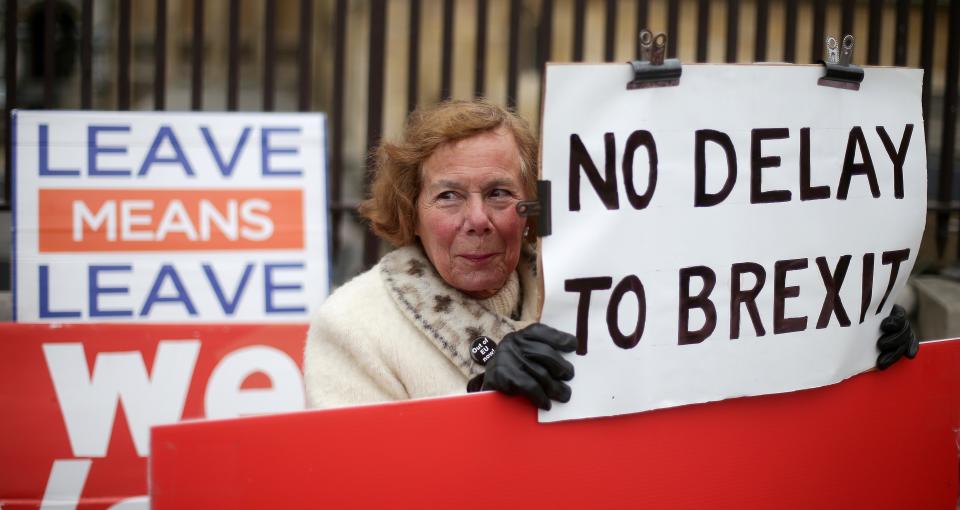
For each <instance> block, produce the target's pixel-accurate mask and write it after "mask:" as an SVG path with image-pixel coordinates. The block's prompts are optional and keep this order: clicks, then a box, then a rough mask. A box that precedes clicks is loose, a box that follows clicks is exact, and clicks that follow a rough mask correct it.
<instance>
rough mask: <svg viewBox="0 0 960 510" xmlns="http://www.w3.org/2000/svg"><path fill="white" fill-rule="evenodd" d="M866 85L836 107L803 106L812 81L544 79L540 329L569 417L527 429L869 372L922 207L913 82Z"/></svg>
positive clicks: (567, 75)
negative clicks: (560, 351) (565, 347)
mask: <svg viewBox="0 0 960 510" xmlns="http://www.w3.org/2000/svg"><path fill="white" fill-rule="evenodd" d="M865 73H866V75H865V78H864V80H863V83H862V86H861V89H860V90H859V91H851V90H842V89H838V88H831V87H824V86H818V85H817V79H818V78H819V77H820V76H821V75H822V74H823V69H822V68H821V67H818V66H788V65H748V66H744V65H685V66H684V68H683V76H682V78H681V80H680V85H679V86H676V87H663V88H651V89H640V90H627V89H626V84H627V82H628V81H630V80H631V79H632V71H631V68H630V66H629V65H613V64H611V65H550V66H548V68H547V77H546V98H545V102H544V114H543V123H542V125H543V153H542V157H543V176H542V178H543V179H546V180H549V181H551V183H552V187H553V191H552V227H553V233H552V235H550V236H548V237H545V238H544V240H543V247H542V252H543V253H542V257H543V274H544V280H545V304H544V309H543V317H542V320H543V322H544V323H546V324H550V325H551V326H554V327H556V328H559V329H563V330H567V331H571V332H574V331H576V332H577V335H578V338H579V340H580V350H579V351H580V353H579V354H578V355H570V359H571V361H573V362H574V364H575V367H576V377H575V378H574V379H573V381H572V389H573V397H572V399H571V401H570V402H569V403H567V404H558V405H555V406H554V408H553V410H551V411H549V412H541V414H540V420H541V421H556V420H565V419H573V418H584V417H594V416H607V415H616V414H624V413H630V412H638V411H645V410H651V409H658V408H664V407H672V406H680V405H685V404H692V403H699V402H710V401H715V400H721V399H727V398H732V397H739V396H746V395H762V394H769V393H781V392H788V391H794V390H799V389H803V388H811V387H817V386H823V385H827V384H832V383H836V382H838V381H841V380H843V379H845V378H848V377H850V376H852V375H854V374H857V373H859V372H862V371H864V370H867V369H870V368H871V367H873V366H874V364H875V362H876V357H877V354H878V353H877V350H876V347H875V342H876V340H877V338H878V337H879V324H880V321H881V320H882V319H883V318H884V317H885V316H887V315H888V314H889V312H890V309H891V307H892V305H893V300H894V297H895V296H896V294H897V292H898V290H899V289H900V288H901V287H902V286H903V284H904V283H905V282H906V279H907V276H908V275H909V274H910V270H911V268H912V267H913V263H914V261H915V259H916V254H917V249H918V247H919V244H920V238H921V235H922V232H923V227H924V221H925V215H926V189H927V187H926V155H925V147H924V133H923V120H922V116H921V106H920V89H921V78H922V73H921V71H919V70H914V69H894V68H871V69H866V70H865ZM698 145H699V146H700V149H699V150H698ZM654 154H655V157H654V156H653V155H654ZM631 158H632V163H631ZM625 160H626V161H625ZM698 162H699V163H700V167H701V170H702V172H701V173H700V175H701V177H702V178H698V170H697V168H698ZM654 163H655V166H656V180H655V186H653V185H652V182H653V179H652V172H651V168H652V167H653V166H654ZM730 163H734V164H735V166H736V170H735V172H734V171H733V170H732V169H731V166H732V165H731V164H730ZM590 167H595V168H590ZM625 173H626V174H628V175H627V176H625ZM760 280H762V282H761V281H760ZM864 282H866V283H864ZM831 287H832V288H834V289H838V290H836V291H835V292H831V291H828V289H829V288H831ZM588 298H589V302H587V299H588ZM731 303H734V306H731ZM881 303H882V306H881ZM578 310H579V312H578ZM751 310H755V311H754V312H751ZM754 315H755V317H754ZM733 317H738V318H739V326H738V327H733V328H732V327H731V323H732V322H734V320H732V318H733ZM761 328H762V330H761Z"/></svg>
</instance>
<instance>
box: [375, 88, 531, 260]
mask: <svg viewBox="0 0 960 510" xmlns="http://www.w3.org/2000/svg"><path fill="white" fill-rule="evenodd" d="M500 127H503V128H505V129H506V130H507V131H509V132H510V133H511V134H513V139H514V141H515V142H516V144H517V148H518V149H519V152H520V180H521V182H522V183H523V189H524V193H525V194H526V200H534V199H535V198H536V192H537V139H536V137H535V136H534V135H533V133H532V132H531V131H530V126H529V125H528V124H527V122H526V121H524V120H523V119H521V118H520V117H518V116H517V115H516V114H515V113H513V112H511V111H508V110H506V109H504V108H501V107H499V106H497V105H495V104H492V103H489V102H487V101H486V100H484V99H474V100H472V101H445V102H442V103H439V104H436V105H433V106H430V107H426V108H422V109H417V110H416V111H414V112H413V113H411V114H410V116H409V117H407V123H406V125H405V126H404V129H403V134H402V135H401V137H400V139H399V140H392V141H386V140H385V141H382V142H381V143H380V145H379V147H377V149H376V151H375V152H374V153H373V154H372V155H371V158H372V159H373V171H374V176H373V183H372V184H371V187H370V198H368V199H367V200H364V201H363V202H362V203H361V204H360V214H361V215H362V216H363V217H365V218H366V219H367V220H369V221H370V228H371V229H372V230H373V232H374V233H375V234H377V235H378V236H380V237H382V238H383V239H386V240H387V241H389V242H390V243H391V244H393V245H394V246H405V245H408V244H410V243H412V242H413V241H414V237H415V231H416V225H417V197H418V196H419V195H420V185H421V174H422V172H421V168H422V166H423V162H424V161H426V160H427V158H429V157H430V156H431V155H433V153H434V152H435V151H436V150H437V149H438V148H439V147H440V146H441V145H443V144H446V143H451V142H456V141H458V140H463V139H465V138H469V137H471V136H473V135H477V134H480V133H486V132H489V131H494V130H496V129H498V128H500Z"/></svg>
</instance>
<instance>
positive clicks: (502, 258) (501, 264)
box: [416, 128, 526, 298]
mask: <svg viewBox="0 0 960 510" xmlns="http://www.w3.org/2000/svg"><path fill="white" fill-rule="evenodd" d="M421 172H422V175H421V188H420V195H419V197H418V199H417V229H416V233H417V236H419V237H420V241H421V243H422V244H423V248H424V250H425V251H426V253H427V257H428V258H429V259H430V261H431V262H432V263H433V265H434V267H436V268H437V272H439V273H440V276H441V277H443V279H444V281H446V282H447V283H449V284H450V285H451V286H453V287H455V288H457V289H460V290H461V291H463V292H464V293H466V294H467V295H469V296H472V297H475V298H486V297H490V296H492V295H494V294H496V292H497V291H498V290H500V288H501V287H503V285H504V284H505V283H506V281H507V278H509V276H510V273H512V272H513V271H514V270H515V269H516V267H517V261H518V260H519V259H520V245H521V240H522V238H523V228H524V226H525V225H526V220H525V219H524V218H521V217H520V216H518V215H517V212H516V209H515V206H516V204H517V202H519V201H520V200H525V199H526V197H525V196H524V192H523V184H522V181H521V180H520V152H519V150H518V149H517V144H516V142H515V141H514V139H513V135H512V134H511V133H510V132H509V131H507V130H506V129H503V128H499V129H496V130H494V131H488V132H486V133H481V134H478V135H474V136H472V137H470V138H465V139H463V140H460V141H457V142H454V143H449V144H445V145H441V146H440V147H439V148H438V149H437V150H436V151H435V152H434V153H433V155H431V156H430V157H429V158H427V160H426V161H424V162H423V167H422V169H421Z"/></svg>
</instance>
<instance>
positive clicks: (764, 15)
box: [0, 0, 960, 283]
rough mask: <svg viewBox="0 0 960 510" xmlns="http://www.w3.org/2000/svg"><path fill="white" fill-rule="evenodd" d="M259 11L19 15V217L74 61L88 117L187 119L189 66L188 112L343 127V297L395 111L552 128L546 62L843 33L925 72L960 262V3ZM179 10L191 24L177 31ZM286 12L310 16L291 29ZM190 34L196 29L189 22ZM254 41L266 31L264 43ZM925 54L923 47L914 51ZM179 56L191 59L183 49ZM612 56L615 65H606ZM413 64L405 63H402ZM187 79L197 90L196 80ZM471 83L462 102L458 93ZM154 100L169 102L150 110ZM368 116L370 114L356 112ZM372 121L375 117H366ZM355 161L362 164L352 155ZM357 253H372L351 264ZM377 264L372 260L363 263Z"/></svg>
mask: <svg viewBox="0 0 960 510" xmlns="http://www.w3.org/2000/svg"><path fill="white" fill-rule="evenodd" d="M250 2H253V0H243V1H241V0H221V1H220V2H213V1H211V0H207V1H204V0H182V1H177V0H171V2H170V4H169V5H168V0H153V1H152V2H138V3H136V4H133V3H132V1H131V0H113V1H97V2H94V1H93V0H77V1H73V2H68V1H65V0H34V1H26V0H19V1H18V0H6V2H5V5H4V11H3V18H4V21H3V27H4V32H5V33H4V55H5V57H4V58H5V67H4V69H5V72H4V83H5V104H4V108H5V110H4V113H5V120H4V128H5V129H4V136H3V140H4V151H5V152H4V153H5V155H6V158H5V162H6V164H5V179H4V181H3V182H4V188H3V199H4V200H3V202H2V204H0V207H2V208H6V209H9V207H10V202H9V200H10V196H11V189H10V188H11V179H10V171H11V164H10V145H9V143H8V142H9V137H10V115H9V114H10V110H11V109H13V108H17V107H24V106H32V107H36V106H37V103H39V106H40V107H43V108H48V109H56V108H61V107H63V104H62V103H63V102H64V101H63V100H62V99H61V96H62V95H61V96H58V94H57V90H58V87H61V86H62V83H63V82H64V76H62V74H63V71H62V70H61V68H62V67H72V66H73V65H74V63H73V62H72V61H71V59H74V60H77V61H78V63H79V65H78V66H76V67H78V68H79V71H78V74H79V79H78V80H76V81H77V87H76V88H77V90H76V91H75V92H74V94H76V96H78V100H77V106H78V107H79V108H81V109H92V108H96V109H105V108H106V109H110V108H114V109H117V110H128V109H131V108H153V109H155V110H166V109H177V108H178V106H177V105H171V103H170V102H168V100H167V99H168V95H170V85H171V83H172V80H174V78H171V74H173V73H168V71H169V70H170V67H171V64H170V61H171V60H172V59H175V58H176V55H179V54H182V55H184V57H183V58H184V60H185V62H187V63H188V68H189V70H188V71H184V75H185V76H184V78H185V79H186V80H188V81H189V104H188V105H181V106H180V107H181V108H189V109H191V110H204V109H209V110H228V111H233V110H238V109H259V110H263V111H273V110H275V109H277V108H278V105H277V101H276V98H277V97H278V94H280V95H284V96H285V97H286V96H289V97H295V102H292V101H291V102H289V103H288V105H289V106H290V108H289V109H296V110H300V111H306V110H324V111H327V112H329V114H330V121H329V126H328V129H329V134H330V137H329V147H328V154H329V169H330V175H329V178H330V181H329V187H328V189H329V195H330V196H329V199H330V213H331V226H332V244H333V246H334V254H335V255H334V257H335V260H334V263H335V266H336V267H341V268H348V269H344V270H341V271H339V274H338V275H336V278H335V279H336V280H337V281H338V283H339V282H340V281H343V280H344V279H345V278H347V277H349V276H350V274H352V273H355V272H356V270H358V269H359V268H361V267H364V266H369V265H371V264H373V263H374V262H375V261H376V259H377V258H378V256H379V251H380V250H381V246H380V244H379V242H378V240H377V239H376V238H375V237H374V236H373V235H372V234H371V233H370V232H369V231H366V230H365V229H361V228H356V227H357V224H356V222H357V218H356V217H355V215H354V214H353V211H354V210H355V205H356V199H357V198H358V197H354V198H353V199H350V198H348V197H347V195H348V194H347V193H345V190H344V182H345V179H355V180H356V181H357V182H358V183H362V185H364V186H365V184H366V183H368V177H369V175H368V174H367V173H366V172H365V166H366V158H365V154H366V153H365V152H364V150H367V151H369V149H370V148H372V147H373V146H374V145H375V144H376V143H377V142H378V141H379V140H380V138H381V136H382V135H384V133H385V131H386V130H388V129H394V130H395V129H396V126H397V125H398V124H399V123H400V121H401V120H402V114H401V115H399V116H396V115H393V116H391V115H389V114H388V112H387V111H386V109H387V107H388V106H389V105H392V106H393V108H395V109H400V110H402V111H403V112H406V111H410V110H412V109H413V108H415V107H416V106H417V105H418V104H422V103H425V102H432V101H437V100H442V99H445V98H450V97H456V96H457V95H458V94H459V95H466V96H471V95H476V96H484V95H494V96H497V95H499V97H500V98H501V99H502V102H504V103H506V104H507V105H509V106H511V107H516V108H518V109H520V110H521V111H522V112H526V113H527V114H528V116H532V117H534V118H532V119H531V120H533V121H534V124H536V118H537V117H538V116H539V104H540V101H539V95H540V94H541V91H540V90H539V73H540V71H541V70H542V69H543V65H544V63H545V62H547V61H550V60H559V61H623V60H627V59H629V58H631V57H632V56H633V55H635V54H637V53H638V52H639V48H638V46H639V41H637V37H636V34H637V32H638V30H639V29H640V28H643V27H650V28H652V29H654V30H658V29H659V30H663V31H665V32H667V33H668V34H670V44H669V46H668V56H669V57H677V56H679V57H681V59H683V61H684V62H692V61H696V62H709V61H714V62H716V61H723V62H753V61H766V60H768V59H771V58H772V59H776V60H779V61H785V62H796V63H811V62H815V61H817V60H819V59H820V57H821V54H822V46H823V40H824V36H825V35H826V34H828V33H832V34H834V35H842V34H848V33H853V34H854V35H855V36H856V37H857V40H858V47H857V49H858V52H857V53H856V54H855V56H854V59H855V60H854V61H855V62H856V63H859V64H867V65H878V64H883V65H896V66H903V65H916V66H919V67H922V68H923V69H924V71H925V79H924V84H923V99H922V100H923V113H924V127H925V128H926V130H925V131H926V133H927V138H928V139H927V142H928V156H929V157H928V159H929V176H930V193H931V196H930V198H931V200H930V207H929V208H930V214H929V218H930V221H929V222H928V229H927V231H928V233H932V237H929V236H928V237H926V238H925V244H926V245H932V246H931V247H930V248H928V253H930V254H933V255H931V257H932V260H933V261H934V263H935V264H936V263H940V264H941V265H942V264H945V263H948V262H952V261H955V260H957V259H958V258H960V256H958V255H960V243H958V245H957V246H956V247H950V246H949V245H950V244H952V242H953V241H951V239H952V235H955V234H951V232H952V231H955V230H956V227H955V226H954V227H953V229H952V230H951V224H953V225H955V224H956V222H957V218H956V213H957V212H958V211H960V207H958V205H957V202H958V200H960V189H958V185H960V179H954V177H955V174H956V170H955V169H956V167H957V154H956V150H955V149H956V138H957V133H956V124H957V118H956V117H957V74H958V64H960V2H958V1H953V2H949V1H947V2H944V1H939V2H938V1H936V0H923V1H908V0H896V1H883V0H868V1H854V0H843V1H841V2H826V1H825V0H809V1H801V0H783V1H766V0H754V1H738V0H718V1H711V0H685V1H666V0H664V1H655V0H635V1H625V0H597V1H588V0H566V1H560V0H556V1H555V0H470V1H459V2H458V1H454V0H432V1H431V0H406V1H397V2H387V1H386V0H369V1H365V2H364V1H348V0H289V1H286V2H277V1H273V0H265V1H263V2H257V6H256V7H255V15H256V16H255V17H256V18H257V19H256V20H254V22H250V14H249V13H250V9H251V6H250ZM224 4H225V5H224ZM172 7H176V8H177V9H179V11H178V12H181V14H182V15H181V16H180V17H179V18H176V19H174V20H172V21H171V15H170V10H171V8H172ZM213 7H215V8H216V9H215V10H216V11H217V13H221V14H222V12H223V11H225V12H226V16H225V18H226V19H220V18H218V19H210V18H209V16H210V14H209V13H210V11H211V9H212V8H213ZM133 9H137V10H139V11H140V14H141V16H140V17H139V18H137V19H140V20H143V19H149V20H150V21H151V23H149V24H152V27H144V23H142V22H141V23H139V24H138V23H137V22H136V21H135V20H134V19H133V16H132V10H133ZM280 9H282V10H284V11H285V12H287V13H288V14H289V13H290V12H293V13H294V15H293V16H292V17H291V16H289V15H288V16H287V17H286V18H284V19H283V20H280V21H278V17H277V12H278V10H280ZM98 10H101V14H102V13H103V12H104V11H102V10H105V11H107V12H108V13H109V18H110V21H111V23H108V24H106V25H105V26H107V28H106V29H102V30H101V32H102V31H103V30H106V31H112V33H109V34H105V33H100V32H97V29H95V23H94V19H95V13H96V12H97V11H98ZM143 10H147V11H150V12H146V13H144V12H143ZM182 11H187V12H182ZM243 13H247V23H241V15H242V14H243ZM465 13H466V14H465ZM186 19H189V20H190V23H184V22H183V20H186ZM77 25H78V26H77ZM101 25H103V24H101ZM211 27H214V28H213V29H211ZM397 27H401V28H402V31H403V32H404V33H405V37H403V38H402V40H403V44H404V45H405V47H403V48H399V49H398V48H396V47H395V46H396V45H395V44H392V43H391V44H388V35H389V34H388V32H391V31H393V32H396V31H397V30H400V29H398V28H397ZM138 30H139V31H138ZM135 31H137V33H136V34H135V33H134V32H135ZM504 31H505V32H506V33H504ZM251 32H255V34H253V36H252V35H251ZM364 32H365V36H364V35H363V33H364ZM458 32H459V33H458ZM864 32H865V34H864ZM293 33H295V38H294V36H292V35H291V34H293ZM433 33H437V34H439V40H435V39H434V40H432V42H431V40H429V37H428V35H429V34H433ZM465 33H466V34H468V35H467V36H466V37H467V38H468V39H469V41H467V42H466V43H469V44H470V45H471V46H472V49H473V51H472V56H471V57H470V59H469V60H470V62H468V63H467V64H464V63H463V62H459V61H460V60H461V58H460V56H455V55H456V54H457V52H458V51H461V52H462V49H463V48H462V46H463V44H465V36H464V34H465ZM281 36H284V37H286V40H294V39H295V41H296V42H295V43H294V45H295V48H293V55H295V57H290V60H292V61H291V62H290V63H291V64H292V65H293V66H294V67H295V74H296V77H295V79H293V80H288V82H284V83H280V84H278V82H277V79H276V77H277V76H278V62H280V61H281V60H282V59H283V58H285V57H284V56H283V55H288V57H289V53H290V52H286V53H285V52H284V51H281V49H280V48H278V40H280V39H282V37H281ZM430 37H432V35H431V36H430ZM215 38H225V39H226V44H225V45H224V46H225V52H226V56H225V58H223V57H224V56H223V55H213V54H212V53H211V52H212V50H211V49H210V48H209V45H210V44H209V43H210V41H211V40H212V39H215ZM100 40H109V41H110V44H109V45H108V46H109V51H108V50H104V51H103V52H102V53H106V54H108V57H109V59H110V62H109V65H108V67H109V68H110V69H111V70H112V71H114V72H115V74H114V75H113V76H110V77H107V78H106V81H107V82H109V83H108V87H107V88H110V89H111V90H112V93H111V94H110V95H109V97H111V98H112V99H114V100H115V102H114V103H113V104H109V105H104V104H103V101H99V102H98V100H97V97H100V96H98V95H97V94H98V92H97V90H99V89H98V87H99V86H98V85H97V83H96V80H95V69H94V53H95V47H99V46H98V45H101V46H102V44H101V43H98V42H97V41H100ZM134 40H137V41H142V40H147V41H148V43H149V44H148V46H152V48H151V49H150V51H146V52H137V55H136V56H134V53H135V52H134V51H132V50H133V41H134ZM250 40H253V41H254V43H252V44H254V45H257V46H259V48H257V49H256V51H253V52H252V53H251V50H250V48H249V46H250V44H251V43H245V42H244V41H250ZM917 40H919V45H914V44H913V43H912V42H911V41H913V42H916V41H917ZM943 40H945V41H946V44H945V46H946V50H945V51H944V48H943V46H944V45H943V44H941V41H943ZM171 41H174V43H173V44H172V45H171ZM176 41H184V42H183V44H178V43H177V42H176ZM393 42H395V41H393ZM437 45H439V49H438V48H437ZM27 46H29V48H28V49H29V51H27V49H25V48H26V47H27ZM171 46H172V47H173V51H169V50H170V48H171ZM864 47H866V51H863V48H864ZM601 48H602V51H596V50H598V49H601ZM624 48H626V49H624ZM885 49H886V51H885ZM589 50H593V51H589ZM398 51H399V52H400V53H399V54H400V55H402V58H401V59H399V60H398V58H397V57H396V55H397V54H398V53H397V52H398ZM28 53H29V55H28ZM631 53H632V55H631ZM251 54H257V55H259V56H260V58H259V60H258V62H257V66H259V67H260V69H259V72H258V78H259V79H258V80H256V82H255V83H251V80H249V79H248V78H242V77H241V73H240V72H241V69H242V68H244V66H249V65H250V63H249V58H248V57H250V55H251ZM144 55H145V57H144ZM388 55H391V57H390V58H388ZM213 56H216V57H217V58H220V59H223V60H224V61H225V63H226V72H225V80H222V83H220V82H218V84H217V85H216V86H217V87H222V88H220V90H219V91H214V92H213V97H216V98H218V101H209V100H208V101H206V102H205V98H207V99H209V97H211V91H210V87H211V84H210V83H205V81H204V78H205V76H206V75H207V73H208V62H209V60H207V61H205V58H206V59H210V58H212V57H213ZM938 56H939V58H937V57H938ZM18 59H23V60H24V61H22V62H21V61H18ZM150 59H152V62H151V61H150ZM64 60H67V61H68V62H64ZM357 62H360V64H361V65H362V67H365V68H366V73H367V75H366V79H365V80H362V81H363V84H362V87H357V84H356V83H354V80H353V79H351V78H350V77H349V76H348V67H349V66H350V65H352V64H356V63H357ZM281 63H282V62H281ZM458 66H459V67H458ZM134 67H138V68H144V67H146V68H147V69H149V68H150V67H152V76H149V78H148V80H147V81H149V82H151V84H152V86H151V87H149V88H144V87H139V88H137V87H134V85H135V84H134V82H133V79H132V73H133V69H134ZM455 68H458V69H469V70H470V72H469V73H467V74H470V75H472V84H470V85H468V86H463V83H462V81H463V80H464V79H467V78H464V77H462V76H460V75H459V74H457V73H455ZM31 72H32V73H33V74H34V75H36V76H37V79H36V80H35V81H33V82H28V81H26V80H25V79H24V76H25V75H26V74H28V73H31ZM424 76H427V77H433V78H431V79H435V82H436V83H435V84H434V86H433V88H431V89H430V91H428V93H425V92H424V91H425V89H426V88H429V87H426V84H425V83H424V81H425V80H424ZM403 78H405V79H403ZM176 82H177V83H178V84H179V83H180V80H179V79H176ZM431 83H433V82H431ZM457 83H459V89H458V90H460V91H461V92H459V93H457V92H456V91H455V88H457V87H455V84H457ZM524 83H534V84H535V85H534V89H535V91H534V92H533V93H532V94H527V95H526V96H524V90H523V84H524ZM934 83H942V86H941V87H938V88H939V93H934V87H933V84H934ZM388 85H389V87H388ZM21 87H23V88H21ZM251 87H253V88H257V89H258V91H259V104H256V105H251V104H247V105H245V106H243V108H241V103H242V101H241V91H242V90H248V89H250V88H251ZM99 88H103V87H99ZM528 88H529V87H528ZM134 89H137V91H136V92H135V90H134ZM492 89H496V93H494V91H493V90H492ZM398 90H403V91H404V92H405V94H404V93H401V92H397V91H398ZM41 91H42V92H41ZM464 91H466V92H464ZM28 92H30V93H31V94H27V93H28ZM351 94H352V95H354V96H356V95H361V96H364V98H363V99H360V100H358V101H354V102H352V103H351V102H348V101H347V100H346V96H347V95H351ZM27 95H32V96H33V97H36V98H38V99H36V100H35V101H34V102H33V103H31V104H29V105H28V104H27V102H26V101H25V100H24V98H25V97H26V96H27ZM134 95H136V97H134ZM149 95H152V101H149V100H146V101H145V99H144V98H145V97H147V96H149ZM425 95H426V96H429V97H425ZM221 97H222V98H223V100H222V102H221V101H219V98H221ZM398 103H401V104H400V106H398ZM353 104H359V105H361V107H360V108H356V109H354V108H353V106H351V105H353ZM145 105H146V106H145ZM881 107H882V106H881ZM364 110H365V115H364V114H362V113H361V112H363V111H364ZM531 113H532V115H531ZM932 119H934V120H932ZM350 132H357V133H360V132H362V133H363V134H362V135H360V137H361V138H362V140H363V144H362V145H363V147H358V148H354V149H351V148H350V146H349V140H347V137H348V133H350ZM358 145H359V144H358ZM351 151H352V152H351ZM351 153H352V154H354V156H353V157H350V156H349V154H351ZM951 222H952V223H951ZM349 223H353V224H354V235H353V236H352V237H351V236H350V235H348V234H347V233H345V232H344V228H345V227H344V225H345V224H349ZM361 232H362V233H361ZM361 238H362V241H361ZM345 243H347V244H350V243H353V244H356V245H357V247H356V249H354V250H353V251H351V250H346V249H343V245H344V244H345ZM361 245H362V249H361V248H360V246H361ZM360 253H362V257H360V256H357V255H358V254H360ZM338 258H340V259H349V258H353V259H361V258H362V263H361V261H360V260H357V261H356V263H355V264H354V265H353V266H351V264H350V263H349V262H344V261H342V260H341V261H340V262H339V263H338V261H337V259H338Z"/></svg>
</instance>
